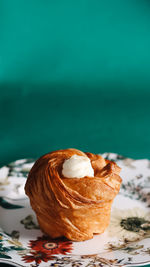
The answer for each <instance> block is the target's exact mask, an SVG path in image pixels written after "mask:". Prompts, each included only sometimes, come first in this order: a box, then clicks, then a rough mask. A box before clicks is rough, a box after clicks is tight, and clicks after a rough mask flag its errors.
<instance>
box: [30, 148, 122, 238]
mask: <svg viewBox="0 0 150 267" xmlns="http://www.w3.org/2000/svg"><path fill="white" fill-rule="evenodd" d="M83 157H84V158H83ZM85 157H86V158H85ZM72 158H75V160H76V158H77V160H78V159H79V160H80V159H83V160H87V161H88V164H91V168H92V169H90V173H92V170H93V176H91V177H89V176H85V177H81V178H76V177H74V176H75V175H74V174H73V175H74V176H73V178H69V177H65V176H64V173H65V171H64V170H65V166H68V165H67V164H71V163H70V162H71V161H67V160H68V159H72ZM89 162H90V163H89ZM64 163H65V164H66V165H65V164H64ZM69 166H70V165H69ZM79 166H80V165H78V166H77V167H76V166H75V168H74V167H72V166H71V167H72V169H73V170H75V169H76V170H77V172H81V171H82V170H81V168H79ZM84 166H85V165H84V162H83V167H84ZM63 168H64V169H63ZM66 168H68V167H66ZM85 168H86V167H85ZM67 170H68V169H67ZM68 173H69V172H68ZM119 173H120V168H119V167H118V166H117V164H116V163H114V162H111V161H109V160H105V159H104V158H103V157H101V156H100V155H95V154H92V153H83V152H81V151H79V150H77V149H65V150H58V151H54V152H51V153H49V154H46V155H44V156H42V157H41V158H39V159H38V160H37V161H36V162H35V164H34V166H33V167H32V169H31V171H30V173H29V176H28V179H27V182H26V185H25V192H26V194H27V195H28V196H29V198H30V203H31V206H32V208H33V210H34V211H35V213H36V216H37V220H38V222H39V225H40V228H41V230H42V231H43V232H44V233H46V234H48V235H49V236H51V237H52V238H57V237H60V236H65V237H67V238H68V239H70V240H74V241H83V240H87V239H90V238H92V237H93V234H101V233H103V232H104V231H105V229H106V228H107V226H108V224H109V220H110V211H111V205H112V202H113V199H114V197H115V196H116V195H117V194H118V192H119V189H120V184H121V181H122V180H121V178H120V176H119ZM82 174H83V175H84V170H83V173H82ZM78 175H79V174H78ZM80 175H81V173H80ZM80 175H79V176H80ZM83 175H81V176H83Z"/></svg>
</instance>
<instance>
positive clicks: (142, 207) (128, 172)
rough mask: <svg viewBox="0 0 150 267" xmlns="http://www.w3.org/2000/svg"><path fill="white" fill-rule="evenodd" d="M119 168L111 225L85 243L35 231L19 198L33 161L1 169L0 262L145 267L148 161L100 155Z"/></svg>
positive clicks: (149, 224) (149, 260) (148, 252)
mask: <svg viewBox="0 0 150 267" xmlns="http://www.w3.org/2000/svg"><path fill="white" fill-rule="evenodd" d="M103 156H104V157H106V158H108V159H109V160H114V161H116V162H117V164H118V165H119V166H120V167H121V168H122V171H121V177H122V178H123V183H122V187H121V190H120V193H119V195H118V196H117V197H116V198H115V201H114V203H113V207H112V213H111V222H110V225H109V227H108V229H107V230H106V231H105V233H104V234H102V235H95V236H94V238H93V239H91V240H88V241H84V242H71V241H68V240H65V239H59V240H52V239H51V238H49V237H46V236H44V235H43V233H42V232H41V231H40V229H39V227H38V224H37V221H36V216H35V214H34V212H33V211H32V209H31V208H30V205H29V201H28V198H27V197H26V196H25V194H24V184H25V181H26V177H27V174H28V172H29V170H30V168H31V167H32V165H33V163H34V160H32V159H23V160H18V161H15V162H13V163H11V164H9V165H7V166H5V167H3V168H1V169H0V228H1V229H0V262H6V263H10V264H12V265H14V266H26V267H27V266H30V267H31V266H32V267H38V266H40V267H42V266H43V267H48V266H74V267H78V266H142V265H147V264H150V161H149V160H146V159H145V160H133V159H129V158H124V157H122V156H119V155H117V154H113V153H105V154H104V155H103Z"/></svg>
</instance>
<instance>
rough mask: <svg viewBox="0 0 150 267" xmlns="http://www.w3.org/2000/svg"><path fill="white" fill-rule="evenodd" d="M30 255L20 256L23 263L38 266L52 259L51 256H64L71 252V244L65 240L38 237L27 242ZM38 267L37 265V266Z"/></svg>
mask: <svg viewBox="0 0 150 267" xmlns="http://www.w3.org/2000/svg"><path fill="white" fill-rule="evenodd" d="M29 247H30V252H29V253H30V254H27V255H24V256H22V259H23V260H24V261H25V262H32V261H35V262H36V264H40V263H41V261H45V262H47V261H49V260H52V259H54V257H53V255H56V254H63V255H66V254H67V253H70V252H71V251H72V242H71V241H68V240H66V239H51V238H50V237H48V236H42V237H38V238H37V239H36V240H30V242H29ZM37 266H38V265H37Z"/></svg>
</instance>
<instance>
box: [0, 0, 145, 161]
mask: <svg viewBox="0 0 150 267" xmlns="http://www.w3.org/2000/svg"><path fill="white" fill-rule="evenodd" d="M149 100H150V2H149V1H146V0H143V1H139V0H136V1H133V0H122V1H119V0H118V1H117V0H114V1H110V0H106V1H99V0H86V1H85V0H84V1H83V0H80V1H78V0H76V1H69V0H65V1H62V0H61V1H57V0H56V1H50V0H43V1H39V0H36V1H33V0H32V1H26V0H21V1H20V0H18V1H17V0H14V1H12V0H1V1H0V165H3V164H6V163H8V162H9V161H12V160H15V159H19V158H24V157H39V156H40V155H41V154H44V153H47V152H49V151H51V150H55V149H60V148H68V147H75V148H78V149H81V150H83V151H90V152H93V153H102V152H105V151H107V152H117V153H120V154H123V155H125V156H129V157H134V158H150V123H149V122H150V119H149V118H150V104H149V102H150V101H149Z"/></svg>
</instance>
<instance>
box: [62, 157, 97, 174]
mask: <svg viewBox="0 0 150 267" xmlns="http://www.w3.org/2000/svg"><path fill="white" fill-rule="evenodd" d="M62 174H63V175H64V176H65V177H66V178H83V177H85V176H90V177H93V176H94V170H93V168H92V165H91V161H90V159H89V158H88V157H86V156H85V157H84V156H78V155H76V154H75V155H73V156H72V157H71V158H69V159H66V160H65V161H64V163H63V168H62Z"/></svg>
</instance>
